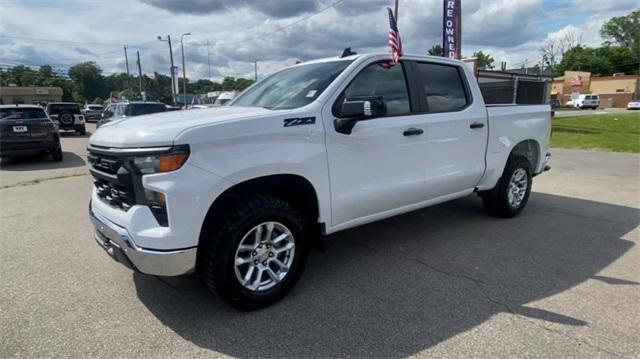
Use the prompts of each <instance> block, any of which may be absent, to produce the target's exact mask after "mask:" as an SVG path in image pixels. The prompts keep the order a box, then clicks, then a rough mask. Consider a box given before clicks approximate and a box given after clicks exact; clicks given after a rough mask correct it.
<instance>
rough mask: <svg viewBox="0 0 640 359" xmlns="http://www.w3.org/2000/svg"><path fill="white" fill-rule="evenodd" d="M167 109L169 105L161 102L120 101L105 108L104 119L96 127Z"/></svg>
mask: <svg viewBox="0 0 640 359" xmlns="http://www.w3.org/2000/svg"><path fill="white" fill-rule="evenodd" d="M166 111H167V105H165V104H163V103H161V102H141V101H140V102H139V101H136V102H119V103H116V104H111V105H109V106H108V107H107V108H106V109H105V110H104V112H103V113H102V120H100V121H98V123H97V124H96V127H100V126H102V125H104V124H105V123H108V122H111V121H114V120H120V119H124V118H129V117H134V116H141V115H148V114H150V113H157V112H166Z"/></svg>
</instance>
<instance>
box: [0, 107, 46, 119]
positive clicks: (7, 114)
mask: <svg viewBox="0 0 640 359" xmlns="http://www.w3.org/2000/svg"><path fill="white" fill-rule="evenodd" d="M39 118H47V114H46V113H44V110H42V109H39V108H19V107H17V108H2V109H0V121H2V120H33V119H39Z"/></svg>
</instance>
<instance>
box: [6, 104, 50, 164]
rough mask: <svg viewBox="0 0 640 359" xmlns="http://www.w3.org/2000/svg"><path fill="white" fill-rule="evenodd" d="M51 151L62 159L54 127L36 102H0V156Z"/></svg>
mask: <svg viewBox="0 0 640 359" xmlns="http://www.w3.org/2000/svg"><path fill="white" fill-rule="evenodd" d="M45 152H46V153H51V155H52V157H53V160H54V161H62V146H61V145H60V133H59V131H58V127H57V126H56V124H55V123H53V121H51V119H49V117H48V116H47V114H46V113H45V112H44V110H43V109H42V108H41V107H40V106H35V105H1V106H0V157H17V156H24V155H30V154H37V153H45Z"/></svg>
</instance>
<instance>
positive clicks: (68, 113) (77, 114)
mask: <svg viewBox="0 0 640 359" xmlns="http://www.w3.org/2000/svg"><path fill="white" fill-rule="evenodd" d="M46 110H47V114H49V117H50V118H51V120H52V121H53V122H55V123H57V124H58V126H59V127H60V129H61V130H73V131H75V132H78V133H79V134H81V135H84V134H86V133H87V131H86V129H85V125H84V115H83V114H82V111H80V105H78V104H77V103H74V102H51V103H49V104H48V105H47V108H46Z"/></svg>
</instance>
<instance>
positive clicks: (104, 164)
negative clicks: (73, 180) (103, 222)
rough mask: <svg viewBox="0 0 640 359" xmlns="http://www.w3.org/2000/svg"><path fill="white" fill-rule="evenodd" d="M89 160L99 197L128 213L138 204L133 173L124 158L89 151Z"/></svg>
mask: <svg viewBox="0 0 640 359" xmlns="http://www.w3.org/2000/svg"><path fill="white" fill-rule="evenodd" d="M87 159H88V161H89V164H90V172H91V175H92V176H93V178H94V185H95V187H96V192H97V194H98V197H99V198H100V199H101V200H102V201H103V202H105V203H107V204H109V205H110V206H112V207H115V208H119V209H122V210H123V211H128V210H129V209H130V208H131V207H132V206H133V205H134V204H136V196H135V193H134V190H133V185H132V178H131V173H130V172H129V171H128V170H127V169H126V168H125V166H124V161H123V158H121V157H118V156H113V155H106V154H104V153H101V152H97V151H92V150H91V149H89V151H88V154H87Z"/></svg>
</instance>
